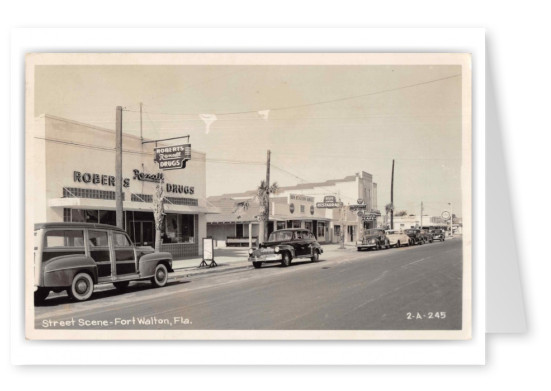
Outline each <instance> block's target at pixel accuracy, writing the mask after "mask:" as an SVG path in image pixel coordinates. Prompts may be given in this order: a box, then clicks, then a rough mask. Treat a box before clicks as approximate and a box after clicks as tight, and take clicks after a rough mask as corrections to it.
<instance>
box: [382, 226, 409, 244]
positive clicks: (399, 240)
mask: <svg viewBox="0 0 551 391" xmlns="http://www.w3.org/2000/svg"><path fill="white" fill-rule="evenodd" d="M386 237H387V239H388V241H389V243H390V246H391V247H401V246H409V236H407V235H406V234H405V233H404V232H403V231H399V230H390V229H389V230H387V231H386Z"/></svg>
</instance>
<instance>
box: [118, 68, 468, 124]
mask: <svg viewBox="0 0 551 391" xmlns="http://www.w3.org/2000/svg"><path fill="white" fill-rule="evenodd" d="M457 76H461V74H460V73H459V74H456V75H451V76H447V77H442V78H439V79H433V80H428V81H424V82H419V83H415V84H408V85H405V86H401V87H395V88H388V89H385V90H380V91H375V92H369V93H365V94H360V95H354V96H348V97H343V98H337V99H331V100H326V101H319V102H312V103H304V104H300V105H292V106H282V107H276V108H271V109H270V111H276V110H290V109H297V108H303V107H310V106H316V105H323V104H328V103H335V102H343V101H347V100H352V99H358V98H363V97H366V96H373V95H379V94H384V93H387V92H394V91H399V90H403V89H407V88H413V87H417V86H421V85H427V84H431V83H436V82H439V81H443V80H448V79H452V78H455V77H457ZM259 110H266V108H265V107H263V108H260V109H257V110H247V111H236V112H225V113H212V114H215V115H237V114H251V113H257V112H258V111H259ZM127 111H133V110H127ZM207 111H209V110H207ZM151 114H159V115H180V116H184V115H198V113H168V112H151Z"/></svg>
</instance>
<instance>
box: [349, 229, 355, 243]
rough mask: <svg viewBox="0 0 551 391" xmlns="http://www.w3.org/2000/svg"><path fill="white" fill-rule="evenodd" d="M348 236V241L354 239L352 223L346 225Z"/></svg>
mask: <svg viewBox="0 0 551 391" xmlns="http://www.w3.org/2000/svg"><path fill="white" fill-rule="evenodd" d="M348 238H349V239H350V240H349V241H350V242H353V241H354V226H352V225H349V226H348Z"/></svg>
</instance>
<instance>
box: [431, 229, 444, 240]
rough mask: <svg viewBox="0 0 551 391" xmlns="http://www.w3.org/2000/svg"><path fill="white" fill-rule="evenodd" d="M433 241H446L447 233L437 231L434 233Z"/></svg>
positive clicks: (440, 230)
mask: <svg viewBox="0 0 551 391" xmlns="http://www.w3.org/2000/svg"><path fill="white" fill-rule="evenodd" d="M432 239H433V240H440V241H441V242H443V241H445V240H446V233H445V232H444V230H442V229H435V230H434V231H433V232H432Z"/></svg>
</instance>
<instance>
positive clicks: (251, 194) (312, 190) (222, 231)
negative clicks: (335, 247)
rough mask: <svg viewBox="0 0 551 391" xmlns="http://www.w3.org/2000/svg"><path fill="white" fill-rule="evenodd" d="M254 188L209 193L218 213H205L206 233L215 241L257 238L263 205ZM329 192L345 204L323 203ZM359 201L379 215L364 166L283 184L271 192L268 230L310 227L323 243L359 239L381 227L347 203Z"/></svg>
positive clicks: (223, 241) (240, 241) (370, 176)
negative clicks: (312, 180)
mask: <svg viewBox="0 0 551 391" xmlns="http://www.w3.org/2000/svg"><path fill="white" fill-rule="evenodd" d="M255 194H256V191H255V190H251V191H247V192H243V193H233V194H223V195H220V196H215V197H209V199H208V201H209V203H210V204H212V205H214V206H216V207H218V208H220V212H221V213H220V214H216V215H209V216H207V234H208V235H209V236H212V237H213V238H214V239H216V240H217V242H219V243H220V242H221V243H239V244H247V243H248V242H249V239H254V240H255V241H256V239H257V238H258V224H259V222H258V219H257V216H258V214H259V205H258V200H256V199H255ZM327 196H331V197H334V198H335V199H336V200H337V201H339V200H340V202H342V203H343V205H344V207H343V208H319V207H318V205H319V203H323V201H324V200H325V198H326V197H327ZM358 201H361V202H362V203H363V204H365V205H366V208H365V210H366V211H367V212H373V213H375V214H376V215H377V216H380V213H379V212H378V210H377V184H376V183H374V182H373V177H372V175H371V174H369V173H367V172H365V171H362V172H359V173H357V174H355V175H350V176H347V177H345V178H342V179H333V180H327V181H324V182H316V183H301V184H299V185H296V186H285V187H281V188H280V189H279V190H278V192H277V193H276V194H274V195H273V196H271V197H270V216H269V222H268V233H270V232H272V231H274V230H276V229H282V228H306V229H309V230H310V231H311V232H313V233H314V234H315V235H316V237H317V239H318V241H319V242H320V243H338V242H339V241H340V235H341V233H342V234H344V241H345V242H347V243H350V242H355V240H356V239H357V237H358V234H359V231H360V230H361V229H363V228H373V227H377V224H378V219H379V217H378V218H377V219H375V220H373V221H365V222H364V221H363V220H362V218H361V217H360V216H358V214H357V212H352V211H350V210H349V208H348V206H349V205H354V204H357V203H358Z"/></svg>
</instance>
